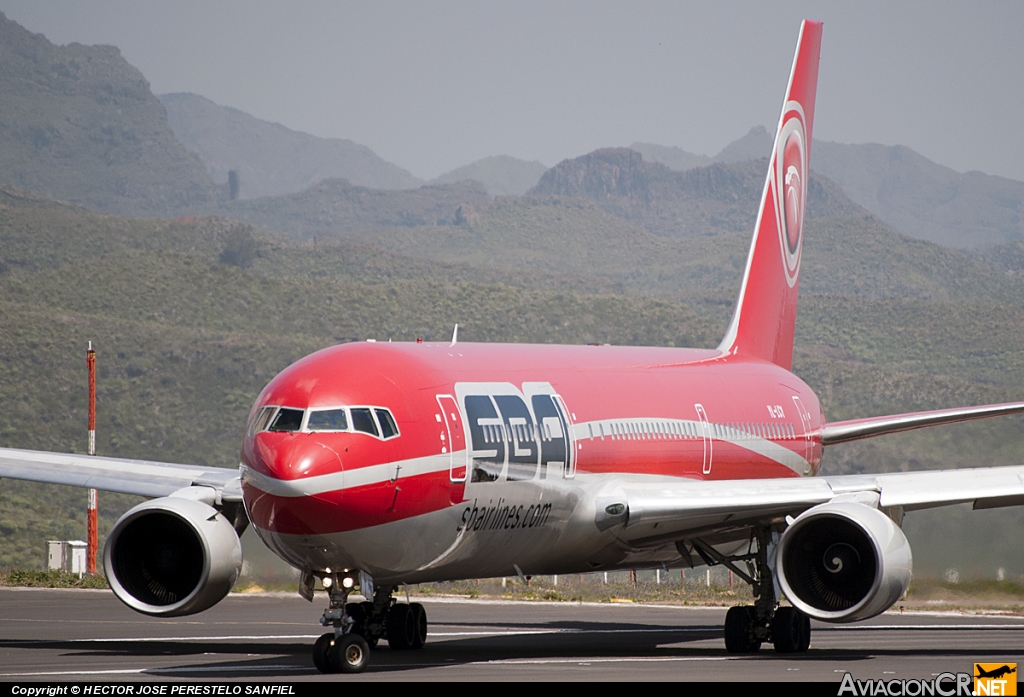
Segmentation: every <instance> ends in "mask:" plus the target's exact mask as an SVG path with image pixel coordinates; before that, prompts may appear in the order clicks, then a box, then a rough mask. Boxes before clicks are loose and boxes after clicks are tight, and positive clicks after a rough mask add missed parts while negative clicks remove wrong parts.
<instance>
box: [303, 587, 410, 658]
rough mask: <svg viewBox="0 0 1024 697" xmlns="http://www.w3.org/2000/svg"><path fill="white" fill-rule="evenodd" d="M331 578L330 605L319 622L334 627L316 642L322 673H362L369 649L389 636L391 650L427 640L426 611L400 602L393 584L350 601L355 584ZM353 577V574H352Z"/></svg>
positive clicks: (315, 656)
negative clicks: (361, 600) (368, 597)
mask: <svg viewBox="0 0 1024 697" xmlns="http://www.w3.org/2000/svg"><path fill="white" fill-rule="evenodd" d="M325 578H330V579H331V580H330V581H329V582H328V589H327V592H328V596H329V598H330V606H329V607H328V608H327V609H326V610H324V614H323V616H322V617H321V618H320V624H322V625H324V626H325V627H333V628H334V631H333V632H328V633H326V634H324V635H323V636H321V637H320V638H319V639H317V640H316V643H315V644H313V665H315V666H316V667H317V670H319V671H320V672H321V673H360V672H362V671H363V670H364V669H365V668H366V666H367V664H368V663H369V660H370V649H371V648H372V647H376V646H377V643H378V642H379V641H380V640H381V639H386V640H387V642H388V646H389V647H390V648H391V650H392V651H402V650H406V649H421V648H423V644H424V642H425V641H426V640H427V613H426V610H424V609H423V606H422V605H420V604H419V603H408V604H405V603H398V602H396V601H395V599H394V598H393V597H392V595H391V594H392V593H393V592H394V590H395V587H394V586H381V587H379V588H377V589H376V591H375V592H374V593H373V599H372V600H367V601H365V602H362V603H350V602H348V596H349V593H351V591H352V585H353V584H351V583H349V585H348V586H347V587H346V579H345V578H342V579H340V582H339V579H337V578H331V577H330V576H328V577H325ZM349 578H351V577H349Z"/></svg>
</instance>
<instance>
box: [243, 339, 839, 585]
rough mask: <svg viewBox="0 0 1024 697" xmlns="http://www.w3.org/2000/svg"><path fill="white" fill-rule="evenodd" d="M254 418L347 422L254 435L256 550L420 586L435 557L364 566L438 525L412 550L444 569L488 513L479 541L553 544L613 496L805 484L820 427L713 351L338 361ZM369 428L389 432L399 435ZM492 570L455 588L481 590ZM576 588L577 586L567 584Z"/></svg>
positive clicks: (781, 383) (293, 384) (315, 358)
mask: <svg viewBox="0 0 1024 697" xmlns="http://www.w3.org/2000/svg"><path fill="white" fill-rule="evenodd" d="M267 406H274V407H285V408H291V409H295V410H302V411H303V413H304V414H306V413H308V414H316V413H319V412H316V411H315V410H317V409H338V408H341V407H347V408H348V410H349V411H348V415H349V416H348V419H347V421H346V423H345V429H346V430H334V431H323V430H311V429H310V428H306V427H300V426H299V425H298V423H299V422H298V421H296V422H295V425H293V427H292V429H291V430H287V431H273V430H261V431H259V432H256V433H252V432H251V431H252V428H250V432H249V433H248V434H247V436H246V439H245V442H244V444H243V448H242V465H243V491H244V496H245V502H246V506H247V509H248V512H249V516H250V519H251V520H252V523H253V525H254V526H255V527H256V529H257V531H258V533H259V534H260V535H261V537H263V538H264V541H266V542H267V543H268V544H269V545H270V546H271V547H272V548H274V549H275V550H277V551H278V552H279V553H282V556H284V557H285V558H286V559H288V560H289V561H291V562H292V563H294V564H296V565H297V566H307V567H310V568H314V569H316V568H326V567H329V566H331V564H334V565H335V567H334V568H339V567H343V566H344V567H357V568H361V569H373V570H375V572H376V573H377V574H384V575H385V576H389V575H390V574H392V573H394V574H398V575H400V576H402V577H403V578H405V577H409V575H410V573H411V571H412V570H413V569H415V570H417V571H418V573H417V574H413V576H415V577H416V578H425V577H426V576H432V575H431V574H429V573H427V570H428V567H430V562H431V561H432V560H436V559H437V555H434V554H433V552H432V551H425V552H424V554H423V555H422V556H418V555H415V554H414V553H413V551H407V552H406V553H404V554H403V555H399V556H401V557H402V559H401V560H398V561H396V560H395V558H394V556H392V557H389V561H387V562H385V563H382V562H381V560H374V559H367V558H365V557H366V556H367V554H368V553H369V552H368V551H367V550H369V549H372V548H373V547H374V545H381V546H387V545H388V542H387V538H388V531H389V530H395V531H397V530H408V529H409V524H410V523H411V524H413V525H416V526H418V527H417V530H418V532H422V528H424V527H426V528H429V527H430V526H432V525H434V524H435V523H436V524H437V529H436V530H435V531H434V532H433V533H432V534H431V538H433V537H436V538H437V539H436V540H434V539H431V540H430V541H429V542H427V541H425V542H424V545H425V547H428V548H429V547H438V549H441V548H444V549H446V550H449V551H448V552H446V553H445V554H446V555H447V556H445V554H442V556H443V557H444V558H445V559H450V558H451V556H452V555H451V550H452V548H454V547H457V546H458V545H459V544H460V542H459V540H460V539H461V538H459V539H456V538H457V537H458V535H459V533H460V531H462V530H463V529H464V528H466V527H467V526H468V527H470V528H472V527H473V526H474V524H476V525H477V527H479V523H477V522H476V521H477V518H481V519H482V516H483V513H481V512H480V511H484V510H489V509H493V510H491V512H490V513H488V517H487V520H486V521H484V522H483V523H482V524H483V525H485V526H488V527H489V528H490V529H491V530H500V531H503V532H507V531H519V532H520V533H521V535H524V536H525V535H528V534H529V533H530V526H531V525H535V526H536V527H537V528H540V527H544V528H545V530H544V532H543V535H544V536H545V537H544V540H545V541H546V543H547V544H553V542H552V540H553V539H554V538H555V537H557V536H558V535H557V532H556V531H557V528H558V526H559V525H561V524H562V523H568V522H569V521H570V519H571V518H572V515H573V510H574V508H578V507H579V506H580V501H583V500H586V499H587V498H588V496H589V497H592V496H594V495H596V494H595V492H596V490H597V489H599V488H600V487H601V486H604V485H606V484H607V483H608V482H609V481H610V480H611V481H629V480H636V479H651V478H657V477H686V478H692V479H708V480H712V479H760V478H778V477H797V476H803V475H812V474H816V473H817V470H818V466H819V463H820V457H821V444H820V437H819V436H818V435H817V434H818V433H819V431H820V427H821V425H822V423H823V420H822V414H821V409H820V406H819V403H818V400H817V398H816V397H815V395H814V393H813V392H812V391H811V389H810V388H809V387H808V386H807V385H806V384H805V383H804V382H803V381H802V380H800V379H799V378H797V377H796V376H795V375H793V374H792V373H790V372H789V371H787V370H785V369H783V368H781V367H779V366H777V365H774V364H772V363H769V362H766V361H761V360H757V359H752V358H746V357H742V356H735V355H733V356H724V355H722V354H721V353H719V352H718V351H714V350H693V349H674V348H634V347H613V346H556V345H505V344H472V343H458V344H453V345H449V344H438V343H374V342H366V343H354V344H345V345H341V346H335V347H332V348H328V349H324V350H322V351H319V352H317V353H315V354H313V355H311V356H308V357H307V358H305V359H303V360H301V361H299V362H297V363H295V364H294V365H292V366H291V367H289V368H287V369H286V370H284V371H283V372H282V373H281V374H280V375H278V376H277V377H276V378H274V380H273V381H271V383H270V384H269V385H267V387H266V388H265V389H264V390H263V392H262V394H261V395H260V397H259V399H258V400H257V402H256V404H255V405H254V407H253V413H252V416H251V417H250V421H252V419H253V418H255V417H256V415H258V414H260V412H261V409H263V408H265V407H267ZM367 407H369V408H367ZM372 409H376V410H377V412H378V413H379V415H380V416H381V418H380V419H379V421H378V423H377V424H376V425H375V426H374V430H376V431H377V432H376V433H375V434H374V433H368V432H364V431H365V430H369V429H364V431H358V430H355V428H356V427H355V426H354V424H353V423H352V421H353V420H357V418H358V416H359V414H357V413H356V412H358V411H363V412H366V413H369V412H370V411H371V410H372ZM381 410H387V412H388V413H389V414H391V415H393V419H394V422H395V425H396V426H397V431H398V433H397V435H392V434H390V433H389V431H388V430H387V426H386V425H384V418H385V417H384V415H383V413H381ZM268 413H269V412H268ZM307 421H308V422H309V423H310V424H312V423H313V419H312V417H308V418H307ZM305 423H306V421H303V424H305ZM463 424H465V425H464V426H463ZM382 430H383V433H382V432H381V431H382ZM385 434H386V435H390V436H391V437H387V438H385V437H384V435H385ZM560 499H564V500H560ZM488 501H489V502H490V503H489V504H488V503H487V502H488ZM542 501H544V502H545V503H544V504H543V506H544V508H543V509H542V507H541V502H542ZM470 502H480V503H479V505H478V508H479V511H478V510H476V509H473V508H470V506H469V505H468V503H470ZM549 504H552V505H553V508H552V506H551V505H549ZM542 510H543V514H542V513H541V511H542ZM542 517H543V521H541V518H542ZM452 520H455V525H451V521H452ZM541 522H543V526H542V525H541ZM397 523H401V524H402V525H399V526H397V527H395V525H394V524H397ZM389 526H391V527H389ZM577 532H578V531H577ZM361 533H362V534H364V537H366V536H370V537H372V539H373V540H374V544H373V545H371V544H368V543H367V541H366V539H361V540H360V539H359V538H357V537H356V536H357V535H359V534H361ZM537 533H538V534H541V533H540V530H538V531H537ZM595 533H596V531H595ZM403 534H407V533H403ZM509 534H511V533H509ZM449 538H450V539H449ZM535 541H536V542H538V543H540V542H541V539H540V538H538V539H536V540H535ZM607 542H608V541H607V540H606V541H604V542H601V543H600V544H606V543H607ZM431 543H432V544H431ZM513 546H514V545H513ZM554 547H557V544H555V545H554ZM410 554H412V556H416V558H415V559H409V558H408V557H409V556H410ZM384 556H385V557H388V555H384ZM492 556H493V555H492ZM563 556H564V555H563ZM520 557H522V554H521V553H520ZM495 563H498V566H500V567H501V568H503V569H509V570H510V569H511V566H509V565H505V566H502V565H501V563H500V562H495ZM489 564H491V562H487V563H486V564H485V566H486V567H487V568H481V569H478V570H476V571H475V572H474V571H473V570H471V569H467V568H466V565H465V564H464V565H463V566H460V567H459V569H460V571H459V572H458V573H459V574H460V575H470V576H472V575H486V571H487V570H488V569H490V568H491V566H490V565H489ZM540 566H543V567H545V568H549V567H559V565H558V564H557V563H541V564H540ZM392 567H401V568H392ZM573 570H583V569H577V568H572V569H570V568H565V569H564V571H565V572H569V571H573ZM446 573H448V574H450V573H453V570H452V569H448V570H447V572H446ZM499 573H508V572H507V571H500V572H499ZM535 573H539V570H538V571H535Z"/></svg>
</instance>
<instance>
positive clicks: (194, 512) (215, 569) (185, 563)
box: [103, 496, 242, 617]
mask: <svg viewBox="0 0 1024 697" xmlns="http://www.w3.org/2000/svg"><path fill="white" fill-rule="evenodd" d="M103 566H104V569H105V571H106V573H107V580H108V581H109V582H110V586H111V588H112V589H113V591H114V594H115V595H117V597H118V598H119V599H120V600H121V602H123V603H124V604H125V605H127V606H128V607H130V608H132V609H133V610H137V611H138V612H142V613H145V614H147V615H157V616H161V617H174V616H179V615H191V614H194V613H197V612H202V611H203V610H206V609H207V608H209V607H212V606H213V605H215V604H216V603H218V602H220V601H221V600H222V599H223V598H224V596H226V595H227V594H228V592H229V591H230V590H231V587H232V586H233V585H234V584H235V581H236V580H237V579H238V575H239V573H240V572H241V569H242V543H241V541H240V540H239V539H238V535H237V534H236V533H235V529H234V527H233V526H232V525H231V523H229V522H228V520H227V519H226V518H225V517H224V516H222V515H221V514H220V513H218V512H217V510H216V509H215V508H213V507H211V506H208V505H207V504H205V503H202V502H200V501H196V500H192V499H188V498H179V497H177V496H167V497H164V498H159V499H153V500H151V501H146V502H145V503H141V504H139V505H138V506H136V507H135V508H133V509H131V510H130V511H128V512H127V513H125V514H124V515H123V516H121V519H120V520H118V521H117V523H116V524H115V525H114V527H113V529H112V530H111V531H110V535H109V536H108V537H107V543H106V546H105V548H104V551H103Z"/></svg>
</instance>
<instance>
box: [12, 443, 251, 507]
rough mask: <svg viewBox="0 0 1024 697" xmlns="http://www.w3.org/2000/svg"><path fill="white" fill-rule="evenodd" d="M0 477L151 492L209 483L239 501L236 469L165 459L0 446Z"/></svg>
mask: <svg viewBox="0 0 1024 697" xmlns="http://www.w3.org/2000/svg"><path fill="white" fill-rule="evenodd" d="M0 477H7V478H9V479H24V480H28V481H34V482H44V483H48V484H66V485H69V486H79V487H87V488H90V489H100V490H103V491H114V492H117V493H121V494H138V495H141V496H152V497H156V496H167V495H168V494H171V493H173V492H174V491H177V490H178V489H182V488H184V487H188V486H193V485H196V486H208V487H212V488H214V489H217V490H218V491H220V492H221V499H222V500H226V501H234V500H241V489H240V486H239V484H238V470H235V469H224V468H219V467H197V466H195V465H182V464H175V463H169V462H150V461H147V460H126V459H119V458H111V457H90V456H88V455H73V454H64V453H48V452H42V451H38V450H16V449H13V448H0Z"/></svg>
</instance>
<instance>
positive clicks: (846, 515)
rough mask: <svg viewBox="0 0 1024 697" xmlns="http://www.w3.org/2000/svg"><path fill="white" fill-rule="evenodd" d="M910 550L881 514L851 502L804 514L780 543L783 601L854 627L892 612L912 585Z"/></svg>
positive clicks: (778, 566)
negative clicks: (891, 608) (784, 597)
mask: <svg viewBox="0 0 1024 697" xmlns="http://www.w3.org/2000/svg"><path fill="white" fill-rule="evenodd" d="M912 566H913V562H912V557H911V553H910V544H909V543H908V542H907V538H906V536H904V534H903V531H902V530H900V528H899V526H898V525H896V524H895V523H894V522H893V521H892V520H891V519H890V518H889V517H888V516H886V515H885V514H884V513H882V512H881V511H879V510H877V509H875V508H871V507H869V506H866V505H864V504H861V503H856V502H852V501H844V502H830V503H824V504H821V505H820V506H815V507H814V508H812V509H810V510H808V511H805V512H804V513H803V514H802V515H800V517H799V518H797V519H796V520H795V521H794V522H793V524H792V525H790V526H789V528H787V529H786V531H785V533H783V535H782V538H781V539H780V540H779V548H778V557H777V559H776V574H777V577H778V581H779V585H780V586H781V587H782V591H783V593H785V595H786V598H787V599H788V600H789V601H790V602H791V603H792V604H793V605H794V606H795V607H796V608H798V609H800V610H802V611H803V612H804V613H806V614H807V615H809V616H811V617H814V618H816V619H819V620H825V621H827V622H856V621H858V620H864V619H868V618H869V617H874V616H875V615H878V614H880V613H882V612H885V611H886V610H887V609H889V607H891V606H892V604H893V603H895V602H896V601H897V600H899V599H900V596H902V595H903V593H904V592H905V591H906V590H907V586H908V585H910V575H911V569H912Z"/></svg>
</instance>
